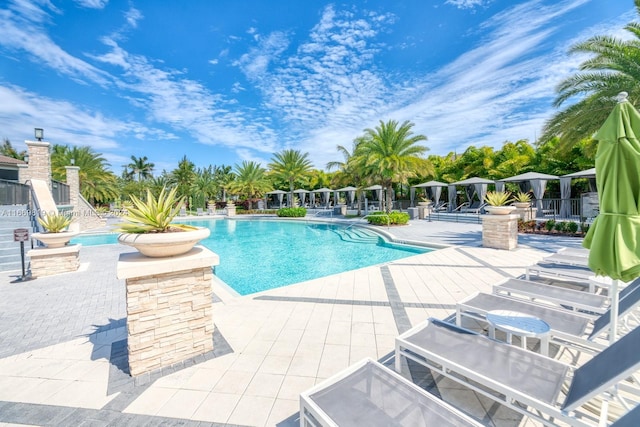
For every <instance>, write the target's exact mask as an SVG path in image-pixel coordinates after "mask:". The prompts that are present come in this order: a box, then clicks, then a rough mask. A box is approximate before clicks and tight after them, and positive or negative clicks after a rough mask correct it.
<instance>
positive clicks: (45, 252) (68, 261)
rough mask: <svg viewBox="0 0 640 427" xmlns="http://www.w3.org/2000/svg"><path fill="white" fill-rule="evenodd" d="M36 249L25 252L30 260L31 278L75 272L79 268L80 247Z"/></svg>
mask: <svg viewBox="0 0 640 427" xmlns="http://www.w3.org/2000/svg"><path fill="white" fill-rule="evenodd" d="M81 246H82V245H68V246H63V247H61V248H53V249H50V248H36V249H31V250H30V251H29V252H27V256H28V257H29V258H30V260H31V276H32V277H43V276H51V275H53V274H60V273H68V272H71V271H77V270H78V268H80V247H81Z"/></svg>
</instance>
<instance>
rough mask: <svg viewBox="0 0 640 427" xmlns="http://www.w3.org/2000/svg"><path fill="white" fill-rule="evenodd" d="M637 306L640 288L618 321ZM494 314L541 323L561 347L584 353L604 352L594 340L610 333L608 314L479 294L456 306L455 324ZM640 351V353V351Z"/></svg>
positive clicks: (627, 298) (626, 299) (624, 302)
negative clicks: (505, 313) (515, 314)
mask: <svg viewBox="0 0 640 427" xmlns="http://www.w3.org/2000/svg"><path fill="white" fill-rule="evenodd" d="M638 305H640V286H637V287H634V288H633V289H631V291H630V292H628V293H626V294H625V295H623V296H622V297H621V298H620V301H619V306H618V310H619V311H618V313H619V318H620V319H623V318H624V317H625V316H627V315H633V310H634V309H635V308H636V307H638ZM493 310H511V311H516V312H519V313H523V314H527V315H530V316H533V317H536V318H538V319H541V320H543V321H545V322H546V323H547V324H548V325H549V327H550V329H551V331H550V333H551V339H552V340H553V341H555V342H556V343H558V344H560V345H568V344H572V345H575V346H578V347H580V348H583V349H585V350H594V349H595V350H601V349H602V348H604V345H602V344H599V343H596V342H594V341H593V340H594V339H595V338H596V337H598V336H599V335H600V334H602V333H604V332H605V331H608V330H609V326H610V321H611V315H610V314H611V313H610V311H609V310H607V311H605V312H604V313H603V314H601V315H599V316H590V315H587V314H585V313H581V312H576V311H570V310H567V309H563V308H554V307H550V306H545V305H541V304H535V303H531V302H528V301H521V300H517V299H513V298H508V297H503V296H499V295H493V294H484V293H480V292H478V293H476V294H474V295H471V296H470V297H468V298H466V299H464V300H462V301H460V302H459V303H458V304H457V306H456V324H457V325H462V318H463V317H469V318H472V319H476V320H485V317H486V315H487V313H488V312H490V311H493ZM589 327H591V331H590V333H589V335H588V336H587V337H586V338H584V336H585V335H586V333H587V330H588V328H589ZM638 350H639V352H640V347H639V348H638Z"/></svg>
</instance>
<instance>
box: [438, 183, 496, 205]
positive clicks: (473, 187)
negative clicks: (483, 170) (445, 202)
mask: <svg viewBox="0 0 640 427" xmlns="http://www.w3.org/2000/svg"><path fill="white" fill-rule="evenodd" d="M489 184H495V182H494V181H492V180H490V179H485V178H478V177H473V178H467V179H463V180H462V181H458V182H453V183H451V184H448V186H447V187H448V189H449V207H448V209H447V212H453V211H454V210H455V209H456V208H457V207H458V204H457V203H456V195H457V193H456V187H457V186H458V185H461V186H464V187H465V189H464V191H465V194H466V195H467V200H469V204H471V201H472V200H473V196H474V194H477V195H478V200H479V201H480V202H481V203H482V201H483V200H484V196H486V195H487V185H489Z"/></svg>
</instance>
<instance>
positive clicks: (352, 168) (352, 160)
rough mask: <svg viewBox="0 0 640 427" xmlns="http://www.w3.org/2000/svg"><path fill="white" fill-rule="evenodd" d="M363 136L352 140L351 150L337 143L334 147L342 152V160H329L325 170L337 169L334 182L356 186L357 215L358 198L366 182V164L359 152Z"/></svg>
mask: <svg viewBox="0 0 640 427" xmlns="http://www.w3.org/2000/svg"><path fill="white" fill-rule="evenodd" d="M364 141H365V139H364V138H356V139H354V140H353V145H352V148H351V152H349V150H348V149H346V148H345V147H344V146H342V145H338V146H337V147H336V148H337V149H338V152H339V153H340V154H342V157H343V159H344V160H343V161H342V162H335V161H334V162H329V163H327V170H331V169H338V171H337V173H336V175H335V176H334V181H335V182H333V183H334V184H337V185H340V186H343V185H353V186H355V187H356V188H357V190H356V200H357V201H358V215H360V203H359V201H360V198H361V195H362V192H363V191H364V187H365V186H366V184H367V181H366V179H365V173H366V165H365V162H364V160H366V159H365V158H363V157H362V156H361V155H359V154H360V151H361V149H360V147H361V146H362V144H363V143H364Z"/></svg>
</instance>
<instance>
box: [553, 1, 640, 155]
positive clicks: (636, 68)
mask: <svg viewBox="0 0 640 427" xmlns="http://www.w3.org/2000/svg"><path fill="white" fill-rule="evenodd" d="M634 3H635V7H636V12H637V13H638V15H640V0H634ZM624 28H625V30H626V31H627V32H628V33H629V34H630V36H631V37H630V38H629V39H627V40H621V39H618V38H615V37H611V36H595V37H592V38H590V39H588V40H586V41H584V42H580V43H577V44H576V45H574V46H572V47H571V48H570V49H569V53H578V54H584V53H588V54H592V55H593V56H592V57H591V58H590V59H587V60H586V61H584V62H583V63H582V64H581V65H580V71H579V72H578V73H577V74H575V75H573V76H571V77H569V78H567V79H565V80H564V81H562V82H561V83H560V84H559V86H558V87H557V89H556V90H557V92H558V96H557V98H556V100H555V101H554V106H556V107H559V106H561V105H562V104H564V103H565V102H566V101H568V100H571V99H575V97H577V96H582V97H583V98H582V99H581V100H580V101H578V102H576V103H575V104H572V105H570V106H569V107H567V108H565V109H564V110H562V111H560V112H558V113H557V114H556V115H555V116H553V117H552V118H551V119H550V120H549V121H548V122H547V123H546V125H545V129H544V134H543V135H542V138H541V140H543V141H546V140H549V139H551V138H552V137H553V136H556V135H557V136H560V137H561V139H560V144H561V146H562V147H563V148H568V147H570V146H573V145H574V144H576V143H578V142H579V141H580V140H582V139H584V138H590V137H592V136H593V134H594V133H595V132H596V131H597V130H598V128H599V127H600V126H601V125H602V123H604V121H605V120H606V118H607V116H608V115H609V113H610V112H611V109H612V108H613V106H614V105H615V103H616V100H615V96H616V95H617V94H618V93H620V92H623V91H624V92H628V93H629V101H630V102H631V103H632V104H634V105H635V106H638V105H639V103H640V23H637V22H630V23H628V24H627V25H626V26H625V27H624Z"/></svg>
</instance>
